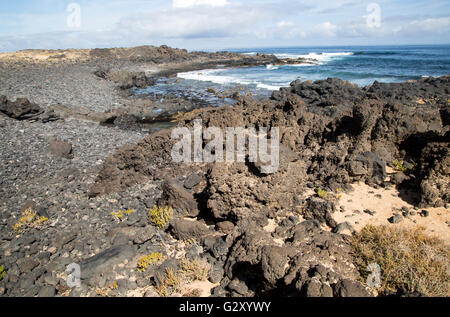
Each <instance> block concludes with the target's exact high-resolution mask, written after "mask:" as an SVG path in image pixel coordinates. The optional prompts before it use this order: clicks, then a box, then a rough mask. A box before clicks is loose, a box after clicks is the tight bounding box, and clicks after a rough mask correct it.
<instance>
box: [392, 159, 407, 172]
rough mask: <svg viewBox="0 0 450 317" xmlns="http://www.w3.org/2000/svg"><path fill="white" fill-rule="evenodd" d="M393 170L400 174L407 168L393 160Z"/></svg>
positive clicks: (401, 162) (402, 163)
mask: <svg viewBox="0 0 450 317" xmlns="http://www.w3.org/2000/svg"><path fill="white" fill-rule="evenodd" d="M394 169H395V170H397V171H400V172H406V171H407V170H408V168H406V166H405V164H404V162H403V161H400V160H395V161H394Z"/></svg>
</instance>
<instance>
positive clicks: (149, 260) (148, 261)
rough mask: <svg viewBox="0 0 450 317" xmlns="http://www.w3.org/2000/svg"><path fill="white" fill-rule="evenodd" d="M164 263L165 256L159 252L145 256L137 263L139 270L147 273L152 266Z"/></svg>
mask: <svg viewBox="0 0 450 317" xmlns="http://www.w3.org/2000/svg"><path fill="white" fill-rule="evenodd" d="M162 261H164V255H163V254H162V253H159V252H155V253H152V254H149V255H147V256H144V257H142V258H140V259H139V261H138V263H137V270H138V271H139V272H145V271H146V270H147V268H148V267H149V266H150V265H155V264H158V263H161V262H162Z"/></svg>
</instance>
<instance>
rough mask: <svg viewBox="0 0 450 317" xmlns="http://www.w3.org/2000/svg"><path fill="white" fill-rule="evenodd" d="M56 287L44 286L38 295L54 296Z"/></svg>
mask: <svg viewBox="0 0 450 317" xmlns="http://www.w3.org/2000/svg"><path fill="white" fill-rule="evenodd" d="M55 295H56V288H55V287H54V286H44V287H42V288H41V289H40V290H39V293H38V297H54V296H55Z"/></svg>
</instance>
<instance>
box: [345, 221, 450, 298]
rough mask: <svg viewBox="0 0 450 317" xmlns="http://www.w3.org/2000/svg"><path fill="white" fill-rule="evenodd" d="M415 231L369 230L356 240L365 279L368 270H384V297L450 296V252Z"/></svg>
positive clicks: (356, 254)
mask: <svg viewBox="0 0 450 317" xmlns="http://www.w3.org/2000/svg"><path fill="white" fill-rule="evenodd" d="M423 231H424V229H423V228H420V227H419V228H416V229H414V230H406V229H397V228H393V227H388V226H367V227H365V228H364V229H363V230H362V231H361V232H360V233H358V234H357V235H356V236H355V237H354V239H353V255H354V257H355V260H356V264H357V266H358V268H359V270H360V273H361V275H362V277H363V278H364V279H366V278H367V276H368V274H369V272H367V267H368V265H369V264H371V263H377V264H378V265H379V266H380V267H381V288H380V289H379V291H380V292H381V294H385V293H387V292H397V291H403V292H405V293H412V292H419V293H421V294H423V295H424V296H433V297H448V296H450V275H449V264H450V252H449V249H448V247H447V246H446V245H445V244H444V242H443V241H441V240H439V239H437V238H435V237H430V236H427V235H426V234H424V232H423Z"/></svg>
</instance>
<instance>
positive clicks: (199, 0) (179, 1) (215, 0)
mask: <svg viewBox="0 0 450 317" xmlns="http://www.w3.org/2000/svg"><path fill="white" fill-rule="evenodd" d="M227 4H228V1H227V0H173V1H172V6H173V7H174V8H190V7H195V6H211V7H223V6H226V5H227Z"/></svg>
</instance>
